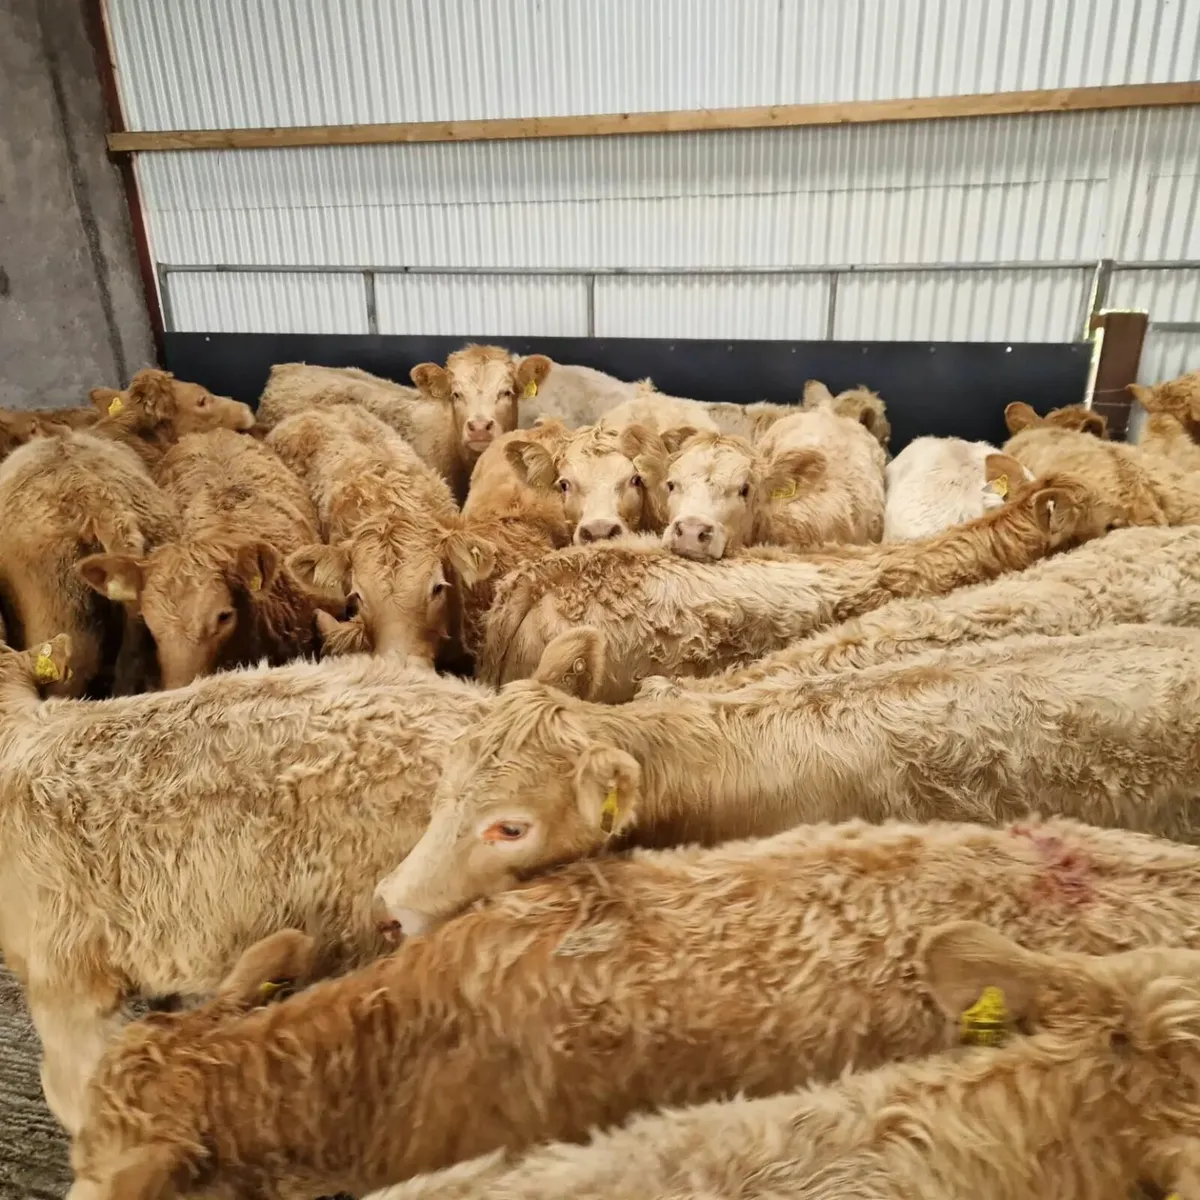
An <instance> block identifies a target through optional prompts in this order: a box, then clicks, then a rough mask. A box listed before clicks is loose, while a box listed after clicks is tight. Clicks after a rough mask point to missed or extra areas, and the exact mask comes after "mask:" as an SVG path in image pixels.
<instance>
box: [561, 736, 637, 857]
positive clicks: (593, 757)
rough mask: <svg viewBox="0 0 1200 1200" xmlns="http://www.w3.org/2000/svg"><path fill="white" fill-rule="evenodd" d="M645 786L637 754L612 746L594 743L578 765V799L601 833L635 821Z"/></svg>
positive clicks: (609, 833) (590, 822)
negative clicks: (635, 755) (643, 786)
mask: <svg viewBox="0 0 1200 1200" xmlns="http://www.w3.org/2000/svg"><path fill="white" fill-rule="evenodd" d="M641 786H642V768H641V766H640V765H639V764H638V761H637V759H636V758H634V757H633V756H632V755H630V754H626V753H625V751H624V750H618V749H616V748H615V747H613V746H603V745H596V744H594V743H593V744H592V745H590V746H588V747H587V749H586V750H584V752H583V754H582V755H581V756H580V759H579V762H578V764H577V765H576V767H575V799H576V802H577V803H578V804H579V811H580V813H582V815H583V819H584V820H585V821H586V822H587V823H588V825H589V826H590V827H591V828H593V829H595V830H596V831H597V832H598V833H599V834H600V835H601V836H602V837H606V838H607V837H611V836H612V835H613V834H615V833H620V832H621V831H622V830H623V829H626V828H627V827H628V826H629V825H631V824H632V823H633V820H634V817H635V814H636V812H637V802H638V799H639V795H640V792H641Z"/></svg>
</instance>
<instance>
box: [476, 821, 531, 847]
mask: <svg viewBox="0 0 1200 1200" xmlns="http://www.w3.org/2000/svg"><path fill="white" fill-rule="evenodd" d="M528 832H529V825H528V823H527V822H525V821H497V822H496V823H495V824H494V825H489V826H488V827H487V828H486V829H485V830H484V831H483V840H484V841H485V842H517V841H520V840H521V838H523V837H524V836H525V835H526V834H527V833H528Z"/></svg>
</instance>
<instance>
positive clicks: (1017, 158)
mask: <svg viewBox="0 0 1200 1200" xmlns="http://www.w3.org/2000/svg"><path fill="white" fill-rule="evenodd" d="M108 10H109V21H110V27H111V29H112V34H113V41H114V47H115V51H116V58H117V65H118V78H119V81H120V85H121V88H122V95H123V102H124V105H125V110H126V115H127V119H128V123H129V127H130V128H131V129H188V128H238V127H255V126H260V125H296V124H338V123H349V122H356V123H358V122H361V123H370V122H383V121H428V120H459V119H473V118H487V117H508V116H550V115H570V114H586V113H603V112H614V111H643V110H657V109H684V108H702V107H718V106H719V107H727V106H738V105H761V104H774V103H805V102H816V101H832V100H858V99H887V98H903V97H910V96H923V95H941V94H959V93H966V92H990V91H1001V90H1014V89H1023V88H1035V87H1063V86H1077V85H1092V84H1108V83H1145V82H1165V81H1171V80H1182V79H1195V78H1198V77H1200V0H1121V2H1118V0H1091V2H1088V0H1008V2H1007V3H1002V4H996V3H994V2H993V0H604V2H603V3H602V2H600V0H440V2H439V0H424V2H418V0H342V2H341V3H339V4H334V3H328V2H326V0H188V2H187V3H171V4H163V3H161V2H160V0H108ZM138 173H139V178H140V181H141V184H142V190H143V198H144V201H145V204H146V208H147V215H148V223H149V228H150V235H151V241H152V246H153V251H154V254H155V257H156V258H157V260H158V261H159V262H160V263H165V264H167V265H168V266H186V265H193V266H194V265H202V264H207V265H214V266H216V265H220V266H260V267H262V266H270V267H278V266H295V267H314V266H318V267H328V268H330V271H329V272H328V273H313V272H307V273H295V274H287V275H272V274H269V273H265V272H258V273H254V274H244V275H243V274H237V273H217V272H205V273H199V274H175V273H172V274H171V275H170V277H169V284H168V288H169V299H170V307H171V317H172V321H173V324H174V326H175V327H176V328H181V329H205V330H214V331H217V330H273V331H283V332H287V331H296V332H313V331H345V332H352V331H360V330H365V329H367V328H368V327H369V309H368V300H367V297H368V286H367V283H366V281H365V280H364V277H363V276H362V275H361V274H354V273H353V272H352V271H348V270H346V268H367V267H393V268H394V267H415V268H439V267H440V268H457V269H459V270H460V271H464V272H465V274H461V275H453V276H447V275H440V276H439V275H411V276H410V275H401V274H392V275H388V274H380V275H378V276H377V277H376V279H375V289H374V290H375V296H374V299H375V316H376V320H377V325H378V328H379V330H380V331H381V332H385V333H389V332H405V333H452V334H495V335H497V336H502V335H509V336H512V335H517V334H533V335H536V334H545V335H551V334H583V333H585V332H587V330H588V323H589V319H590V320H591V322H592V326H593V328H594V331H595V333H596V334H597V335H598V336H605V335H608V336H621V335H627V336H666V337H688V336H691V337H771V338H819V337H824V336H826V335H827V334H828V333H829V332H830V326H829V324H828V321H829V313H830V278H829V276H828V275H827V274H821V273H815V274H794V275H766V276H764V275H757V276H756V275H739V274H737V273H736V272H737V271H738V270H739V269H745V268H756V267H757V268H762V267H767V268H779V267H781V266H791V267H804V268H809V269H810V270H811V269H814V268H820V267H825V266H845V265H872V264H876V265H878V264H889V265H905V266H908V267H912V266H926V267H932V266H934V265H935V264H936V265H939V266H944V265H945V264H972V263H976V264H978V263H989V264H1004V265H1001V266H998V267H996V268H995V269H989V270H975V271H954V272H945V271H943V270H938V271H934V270H926V271H924V272H913V271H910V270H906V271H897V272H890V273H884V274H861V275H842V276H841V277H840V278H839V279H838V282H837V285H836V290H837V295H836V298H835V300H836V305H835V319H834V322H833V325H832V333H833V335H834V336H835V337H839V338H899V339H910V338H919V339H933V338H939V339H940V338H946V339H989V340H995V339H1013V340H1016V339H1023V340H1061V339H1064V338H1069V337H1072V336H1075V335H1076V334H1077V332H1078V330H1079V328H1080V326H1081V320H1082V313H1083V309H1084V303H1085V299H1086V295H1087V292H1088V289H1089V287H1090V273H1089V272H1088V271H1087V270H1086V269H1085V268H1084V267H1082V266H1076V267H1073V268H1052V267H1051V266H1050V265H1049V264H1054V263H1060V264H1061V263H1080V264H1082V263H1085V262H1089V261H1094V260H1097V259H1100V258H1114V259H1118V260H1138V261H1143V260H1149V261H1173V260H1180V259H1200V207H1198V197H1200V111H1198V110H1196V109H1176V110H1142V111H1133V112H1109V113H1073V114H1054V115H1041V116H1015V117H989V118H978V119H970V120H961V121H939V122H924V123H909V124H896V125H875V126H854V127H842V128H837V127H829V128H800V129H782V130H779V129H776V130H747V131H736V132H721V133H711V134H672V135H653V136H644V137H608V138H582V139H556V140H549V139H540V140H531V141H525V142H475V143H464V144H424V145H391V146H362V147H322V148H308V149H294V150H243V151H224V152H221V151H212V152H179V153H155V154H145V155H142V156H140V158H139V160H138ZM1007 264H1011V265H1007ZM1038 264H1045V265H1041V266H1039V265H1038ZM336 268H342V270H341V271H340V272H338V271H337V270H336ZM483 268H491V269H492V270H494V271H495V270H514V269H515V270H517V271H520V270H526V271H528V270H531V269H535V268H536V269H551V270H553V269H558V270H562V269H565V268H576V269H580V270H586V269H587V268H601V269H603V268H641V269H652V268H676V269H678V268H704V269H708V270H714V269H718V268H726V269H728V270H729V271H730V272H732V273H731V274H725V275H720V274H713V275H687V276H678V275H674V276H651V277H646V276H632V277H629V276H623V277H622V276H618V277H612V276H609V277H605V276H600V277H598V278H597V279H596V280H595V282H594V285H593V284H592V283H591V282H590V281H589V280H588V279H587V278H586V277H584V276H581V275H574V276H572V275H504V274H496V275H478V274H471V271H472V269H483ZM593 286H594V292H591V291H590V289H592V288H593ZM1197 294H1198V289H1197V287H1196V280H1195V276H1194V275H1192V276H1187V277H1185V276H1183V275H1178V277H1177V273H1173V272H1145V273H1139V274H1138V275H1137V276H1136V277H1135V276H1131V275H1130V276H1127V275H1125V274H1123V273H1120V272H1118V273H1117V275H1116V276H1115V277H1114V281H1113V294H1112V297H1111V302H1112V303H1114V304H1116V303H1120V304H1122V305H1128V306H1134V305H1136V306H1143V305H1145V304H1146V303H1148V301H1147V300H1143V299H1142V298H1141V297H1143V296H1144V297H1149V298H1150V299H1153V300H1154V301H1155V302H1156V303H1166V301H1165V300H1163V299H1162V297H1163V296H1172V297H1174V298H1175V299H1173V300H1172V301H1171V304H1172V306H1173V307H1172V310H1171V311H1172V312H1173V313H1176V312H1178V313H1180V314H1182V315H1178V316H1175V317H1173V318H1172V319H1174V320H1185V319H1186V320H1196V319H1200V299H1198V298H1197ZM1152 315H1155V316H1156V315H1157V313H1155V312H1154V310H1152ZM1163 319H1166V318H1163Z"/></svg>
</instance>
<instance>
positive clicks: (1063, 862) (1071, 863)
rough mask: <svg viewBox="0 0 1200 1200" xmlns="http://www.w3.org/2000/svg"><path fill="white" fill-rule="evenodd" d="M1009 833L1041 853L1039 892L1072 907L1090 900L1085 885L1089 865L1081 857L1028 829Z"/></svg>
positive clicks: (1016, 828)
mask: <svg viewBox="0 0 1200 1200" xmlns="http://www.w3.org/2000/svg"><path fill="white" fill-rule="evenodd" d="M1011 832H1012V833H1013V835H1014V836H1016V837H1024V838H1028V839H1029V840H1030V841H1031V842H1032V843H1033V845H1034V846H1036V847H1037V849H1038V851H1039V852H1040V853H1041V856H1042V859H1043V860H1044V862H1045V864H1046V874H1045V876H1044V877H1043V878H1042V880H1040V881H1039V882H1040V886H1039V887H1038V889H1037V890H1038V891H1039V892H1045V893H1046V894H1047V896H1057V897H1058V898H1059V899H1060V900H1067V901H1070V902H1071V903H1073V904H1082V903H1083V902H1084V901H1086V900H1090V899H1091V897H1092V889H1091V886H1090V884H1089V883H1088V876H1089V874H1090V873H1091V863H1090V862H1089V861H1088V858H1087V856H1086V855H1085V854H1083V853H1081V852H1080V851H1079V850H1077V849H1072V848H1071V847H1069V846H1068V845H1067V844H1066V843H1065V842H1064V841H1063V840H1062V838H1060V837H1056V836H1054V835H1053V834H1048V833H1039V832H1038V831H1037V829H1036V828H1031V827H1030V826H1028V825H1014V826H1013V827H1012V829H1011Z"/></svg>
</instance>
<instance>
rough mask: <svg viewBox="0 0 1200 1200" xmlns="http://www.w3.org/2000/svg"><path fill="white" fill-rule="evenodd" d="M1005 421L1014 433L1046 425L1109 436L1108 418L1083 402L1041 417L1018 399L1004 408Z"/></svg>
mask: <svg viewBox="0 0 1200 1200" xmlns="http://www.w3.org/2000/svg"><path fill="white" fill-rule="evenodd" d="M1004 423H1005V424H1006V425H1007V426H1008V432H1009V433H1012V434H1017V433H1020V432H1021V431H1022V430H1024V429H1036V428H1039V427H1043V426H1044V427H1046V428H1048V429H1069V430H1071V431H1072V432H1074V433H1090V434H1091V435H1092V436H1093V437H1098V438H1107V437H1108V418H1107V417H1106V416H1104V415H1103V414H1102V413H1098V412H1093V411H1092V410H1091V409H1090V408H1085V407H1084V406H1083V405H1082V404H1068V405H1067V406H1066V407H1064V408H1056V409H1054V410H1053V411H1052V412H1048V413H1047V414H1046V415H1045V416H1044V417H1041V416H1038V414H1037V413H1036V412H1034V410H1033V409H1032V408H1031V407H1030V406H1029V405H1028V404H1025V403H1023V402H1022V401H1019V400H1018V401H1016V402H1015V403H1013V404H1010V405H1009V406H1008V407H1007V408H1006V409H1005V410H1004Z"/></svg>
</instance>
